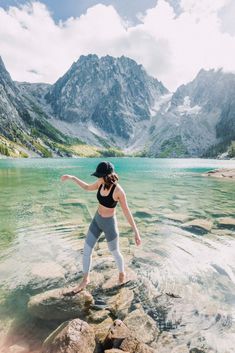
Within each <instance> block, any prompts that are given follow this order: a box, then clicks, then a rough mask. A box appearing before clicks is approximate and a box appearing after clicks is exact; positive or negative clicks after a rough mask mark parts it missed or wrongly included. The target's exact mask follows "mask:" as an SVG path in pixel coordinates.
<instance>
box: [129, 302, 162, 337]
mask: <svg viewBox="0 0 235 353" xmlns="http://www.w3.org/2000/svg"><path fill="white" fill-rule="evenodd" d="M123 322H124V324H126V326H127V327H128V328H129V329H130V330H131V332H132V333H134V335H135V336H136V337H141V341H142V342H144V343H151V342H152V341H154V340H155V339H156V338H157V336H158V335H159V329H158V328H157V326H156V322H155V321H154V320H153V319H152V318H151V317H150V316H149V315H147V314H146V313H145V312H144V310H143V309H142V308H139V309H136V310H134V311H132V312H131V313H130V314H128V315H127V317H126V318H125V319H124V321H123Z"/></svg>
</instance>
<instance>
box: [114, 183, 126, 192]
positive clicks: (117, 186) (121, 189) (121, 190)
mask: <svg viewBox="0 0 235 353" xmlns="http://www.w3.org/2000/svg"><path fill="white" fill-rule="evenodd" d="M115 190H116V192H117V193H122V194H123V193H124V194H125V191H124V189H123V187H122V186H121V185H120V184H119V183H116V187H115Z"/></svg>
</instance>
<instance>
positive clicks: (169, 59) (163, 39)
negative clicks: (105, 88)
mask: <svg viewBox="0 0 235 353" xmlns="http://www.w3.org/2000/svg"><path fill="white" fill-rule="evenodd" d="M234 13H235V0H112V1H111V0H44V1H43V0H42V1H35V0H31V1H25V0H0V55H1V56H2V59H3V61H4V63H5V65H6V68H7V70H8V71H9V72H10V74H11V76H12V78H13V79H14V80H17V81H27V82H48V83H53V82H55V81H56V80H57V79H58V78H59V77H61V76H62V75H63V74H64V73H65V72H66V71H67V70H68V69H69V67H70V66H71V65H72V63H73V62H74V61H77V60H78V58H79V57H80V55H88V54H97V55H98V56H99V57H101V56H105V55H111V56H114V57H120V56H122V55H125V56H127V57H130V58H132V59H133V60H135V61H136V62H137V63H139V64H142V65H143V67H144V68H145V69H146V71H147V72H148V73H149V74H150V75H152V76H154V77H156V78H157V79H158V80H161V81H162V82H163V84H164V85H165V86H166V87H167V88H168V89H170V90H171V91H174V90H175V89H176V88H177V87H178V86H179V85H181V84H185V83H187V82H189V81H191V80H193V79H194V77H195V76H196V75H197V73H198V71H199V70H200V69H201V68H204V69H212V68H214V69H218V68H221V67H222V68H223V69H224V70H225V71H229V72H235V21H234Z"/></svg>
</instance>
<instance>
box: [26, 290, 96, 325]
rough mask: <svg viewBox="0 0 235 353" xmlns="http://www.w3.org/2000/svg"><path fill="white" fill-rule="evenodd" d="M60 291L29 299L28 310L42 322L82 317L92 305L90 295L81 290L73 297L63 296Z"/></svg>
mask: <svg viewBox="0 0 235 353" xmlns="http://www.w3.org/2000/svg"><path fill="white" fill-rule="evenodd" d="M62 290H63V288H62V289H52V290H49V291H47V292H44V293H40V294H37V295H35V296H33V297H31V298H30V300H29V302H28V310H29V312H30V314H31V315H33V316H35V317H38V318H40V319H43V320H68V319H72V318H77V317H83V316H84V315H86V314H87V313H88V310H89V308H90V306H91V305H92V304H93V303H94V299H93V297H92V295H91V294H90V293H89V292H87V291H85V290H83V291H81V292H79V293H77V294H76V295H74V296H71V297H68V296H63V294H62Z"/></svg>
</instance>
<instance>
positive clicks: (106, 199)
mask: <svg viewBox="0 0 235 353" xmlns="http://www.w3.org/2000/svg"><path fill="white" fill-rule="evenodd" d="M91 175H93V176H95V177H97V178H98V180H97V181H96V182H95V183H94V184H87V183H85V182H84V181H82V180H81V179H78V178H77V177H75V176H73V175H63V176H62V177H61V180H62V181H65V180H72V181H74V182H75V183H76V184H78V185H79V186H80V187H81V188H83V189H84V190H87V191H95V190H98V191H97V199H98V201H99V206H98V209H97V211H96V213H95V216H94V218H93V219H92V221H91V224H90V226H89V229H88V232H87V236H86V240H85V244H84V248H83V280H82V282H81V283H80V284H79V285H78V286H76V287H75V288H74V289H73V290H72V291H69V292H66V293H64V295H74V294H76V293H77V292H79V291H81V290H82V289H83V288H85V287H86V286H87V284H88V283H89V281H90V279H89V272H90V268H91V261H92V251H93V249H94V247H95V244H96V242H97V240H98V239H99V237H100V235H101V233H102V232H104V234H105V238H106V240H107V243H108V248H109V250H110V252H111V253H112V255H113V257H114V259H115V261H116V264H117V267H118V270H119V278H118V283H119V284H122V283H125V281H126V274H125V270H124V261H123V256H122V254H121V253H120V250H119V231H118V226H117V219H116V213H115V207H116V205H117V203H118V202H119V203H120V205H121V208H122V211H123V213H124V215H125V217H126V219H127V221H128V223H129V224H130V225H131V227H132V229H133V231H134V233H135V242H136V245H140V244H141V238H140V235H139V231H138V229H137V227H136V224H135V221H134V219H133V217H132V214H131V212H130V209H129V207H128V204H127V199H126V194H125V191H124V190H123V188H122V187H121V186H120V185H119V184H118V175H117V174H116V173H115V172H114V166H113V164H112V163H110V162H106V161H104V162H101V163H99V164H98V166H97V168H96V171H95V172H94V173H92V174H91Z"/></svg>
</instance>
